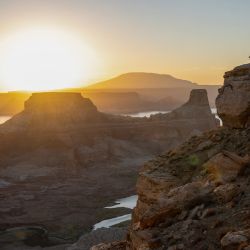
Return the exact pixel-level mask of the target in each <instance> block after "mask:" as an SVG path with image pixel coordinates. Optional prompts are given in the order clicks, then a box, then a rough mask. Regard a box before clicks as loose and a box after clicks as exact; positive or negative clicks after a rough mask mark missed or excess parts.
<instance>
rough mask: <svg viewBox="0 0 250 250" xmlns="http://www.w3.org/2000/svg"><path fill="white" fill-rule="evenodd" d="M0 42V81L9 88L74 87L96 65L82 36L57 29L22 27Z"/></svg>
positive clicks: (88, 75) (82, 80)
mask: <svg viewBox="0 0 250 250" xmlns="http://www.w3.org/2000/svg"><path fill="white" fill-rule="evenodd" d="M0 45H1V46H0V80H1V82H2V83H3V85H4V87H5V88H6V89H8V90H32V91H42V90H52V89H60V88H67V87H74V86H77V85H79V84H80V83H82V82H84V81H85V80H87V79H88V78H89V77H91V74H92V73H93V70H94V68H95V66H96V65H95V64H96V56H95V53H94V51H93V50H92V49H91V48H89V47H88V46H86V45H85V44H84V41H83V39H82V38H81V37H77V36H75V35H73V34H71V33H70V32H66V31H62V30H58V29H55V30H51V29H44V28H41V29H29V30H22V31H19V32H17V33H15V34H12V35H9V36H8V37H7V38H6V39H5V40H4V41H3V42H1V44H0Z"/></svg>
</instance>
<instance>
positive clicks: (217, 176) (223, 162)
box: [203, 151, 248, 183]
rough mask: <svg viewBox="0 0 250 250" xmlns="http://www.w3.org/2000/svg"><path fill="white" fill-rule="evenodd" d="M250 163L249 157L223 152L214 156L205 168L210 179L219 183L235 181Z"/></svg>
mask: <svg viewBox="0 0 250 250" xmlns="http://www.w3.org/2000/svg"><path fill="white" fill-rule="evenodd" d="M247 163H248V156H246V157H244V158H243V157H240V156H238V155H236V154H235V153H232V152H228V151H223V152H221V153H219V154H217V155H215V156H213V157H212V158H211V159H210V160H209V161H208V162H206V163H205V164H204V165H203V167H204V168H205V169H206V171H207V172H208V173H209V174H210V176H209V177H210V179H211V180H213V181H215V182H217V183H227V182H231V181H234V180H235V179H236V178H237V176H238V174H239V173H240V172H241V171H242V170H243V169H244V167H245V166H246V165H247Z"/></svg>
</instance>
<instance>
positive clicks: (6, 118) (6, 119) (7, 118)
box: [0, 116, 11, 124]
mask: <svg viewBox="0 0 250 250" xmlns="http://www.w3.org/2000/svg"><path fill="white" fill-rule="evenodd" d="M10 118H11V116H0V124H3V123H5V122H6V121H8V120H9V119H10Z"/></svg>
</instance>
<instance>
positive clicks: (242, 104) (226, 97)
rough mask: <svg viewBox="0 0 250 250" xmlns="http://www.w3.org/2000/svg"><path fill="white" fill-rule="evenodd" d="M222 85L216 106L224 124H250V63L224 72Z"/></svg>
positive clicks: (240, 126)
mask: <svg viewBox="0 0 250 250" xmlns="http://www.w3.org/2000/svg"><path fill="white" fill-rule="evenodd" d="M224 78H225V81H224V86H223V87H222V88H221V89H220V90H219V95H218V97H217V99H216V106H217V111H218V114H219V116H220V117H221V119H222V121H223V124H224V126H227V127H232V128H244V127H247V126H250V119H249V117H250V64H244V65H241V66H238V67H236V68H234V69H233V70H232V71H229V72H226V73H225V75H224Z"/></svg>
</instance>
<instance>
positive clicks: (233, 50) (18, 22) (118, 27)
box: [0, 0, 250, 89]
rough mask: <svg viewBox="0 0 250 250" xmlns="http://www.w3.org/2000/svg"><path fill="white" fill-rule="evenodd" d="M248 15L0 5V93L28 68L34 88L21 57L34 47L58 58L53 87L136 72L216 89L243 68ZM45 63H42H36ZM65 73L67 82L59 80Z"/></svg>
mask: <svg viewBox="0 0 250 250" xmlns="http://www.w3.org/2000/svg"><path fill="white" fill-rule="evenodd" d="M249 10H250V1H249V0H240V1H239V0H209V1H208V0H174V1H173V0H124V1H119V0H0V84H1V86H0V87H1V89H7V88H8V86H10V84H11V83H10V82H12V83H13V86H11V88H12V89H13V88H14V87H15V86H18V84H19V85H20V86H21V84H23V83H20V82H18V81H19V79H20V78H21V77H22V72H24V71H25V69H24V70H23V68H24V67H27V66H30V65H31V68H32V67H33V68H32V69H33V75H32V74H31V76H30V79H28V80H29V81H34V77H35V75H36V74H37V68H34V67H41V65H38V66H34V62H31V61H32V60H33V58H34V54H33V55H32V56H30V57H27V58H26V56H25V55H24V54H22V52H23V50H25V49H26V50H27V48H30V47H34V49H40V46H41V48H42V49H41V50H46V49H48V51H47V52H46V53H48V54H50V52H51V51H55V49H56V48H57V49H58V50H59V51H64V53H65V54H62V56H61V58H60V56H59V57H57V56H58V54H56V53H55V54H53V53H52V54H53V55H52V56H54V57H55V58H52V59H51V60H52V62H53V63H54V64H57V65H58V64H59V66H58V67H57V68H55V71H58V72H57V74H54V75H53V74H52V76H53V77H51V79H52V80H53V81H54V82H57V81H58V82H60V81H62V80H63V79H64V80H65V79H66V80H67V82H68V83H69V82H71V84H86V83H89V82H95V81H99V80H103V79H107V78H109V77H112V76H115V75H118V74H121V73H125V72H131V71H133V72H134V71H143V72H155V73H166V74H171V75H174V76H176V77H178V78H182V79H187V80H191V81H193V82H197V83H202V84H204V83H206V84H216V83H221V82H222V76H223V73H224V72H225V71H226V70H229V69H231V68H233V67H234V66H235V65H239V64H243V63H247V62H249V60H248V56H249V55H250V47H249V41H250V32H249V27H250V15H249ZM40 31H41V32H40ZM36 32H38V34H36ZM39 32H40V33H39ZM23 34H25V36H24V35H23ZM44 34H45V35H44ZM40 38H41V39H40ZM25 39H26V40H25ZM43 39H44V40H43ZM51 39H52V40H51ZM58 40H60V41H62V43H60V44H59V45H58V46H57V45H56V44H58ZM6 41H10V43H9V44H11V46H12V47H11V46H10V45H9V44H8V45H6ZM20 41H21V43H20ZM32 41H34V43H35V44H32ZM22 42H23V44H24V45H23V47H22V46H20V48H18V49H19V51H18V50H17V51H16V47H17V44H22ZM43 42H44V43H45V44H46V43H48V44H50V43H52V46H50V45H49V46H48V47H44V44H43ZM41 43H42V44H41ZM53 44H54V45H53ZM25 46H26V47H25ZM66 47H67V49H65V48H66ZM13 48H15V49H13ZM71 50H74V52H73V54H72V55H73V56H72V55H70V56H68V55H69V53H70V51H71ZM13 51H14V52H13ZM77 51H78V52H79V53H77ZM46 53H45V54H46ZM58 53H59V52H58ZM74 53H75V56H74ZM35 55H36V54H35ZM17 58H18V59H17ZM64 59H68V61H69V63H68V64H67V63H66V64H65V63H61V62H62V61H63V60H64ZM25 60H26V61H25ZM46 60H47V61H48V59H47V57H45V56H44V55H43V58H42V60H40V62H39V63H40V64H43V65H44V64H46V62H47V61H46ZM53 60H54V61H53ZM71 60H72V61H71ZM23 61H25V63H22V62H23ZM18 63H19V64H18ZM22 64H23V65H22ZM61 64H62V65H61ZM20 65H22V66H21V67H20ZM70 65H71V66H70ZM22 67H23V68H22ZM78 67H79V69H77V68H78ZM66 68H67V69H68V71H69V72H65V71H67V70H66ZM81 68H84V70H83V71H82V73H81V72H80V71H81ZM76 69H77V70H76ZM44 70H46V69H44ZM52 70H54V68H53V67H52ZM74 70H75V71H74ZM3 71H5V72H3ZM72 72H73V74H74V76H75V77H74V79H73V78H72V79H70V78H67V77H68V76H70V75H72ZM59 74H62V77H61V78H60V77H57V76H58V75H59ZM37 75H38V76H39V73H38V74H37ZM28 80H27V77H26V78H23V81H28ZM40 80H41V79H40ZM42 80H43V81H44V82H46V80H47V79H46V80H45V79H42ZM37 81H38V82H39V80H38V79H37ZM15 82H16V83H15ZM48 82H49V81H48ZM41 84H42V83H41ZM58 86H60V85H58ZM54 87H57V85H55V86H54ZM62 87H67V84H65V86H64V85H62Z"/></svg>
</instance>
